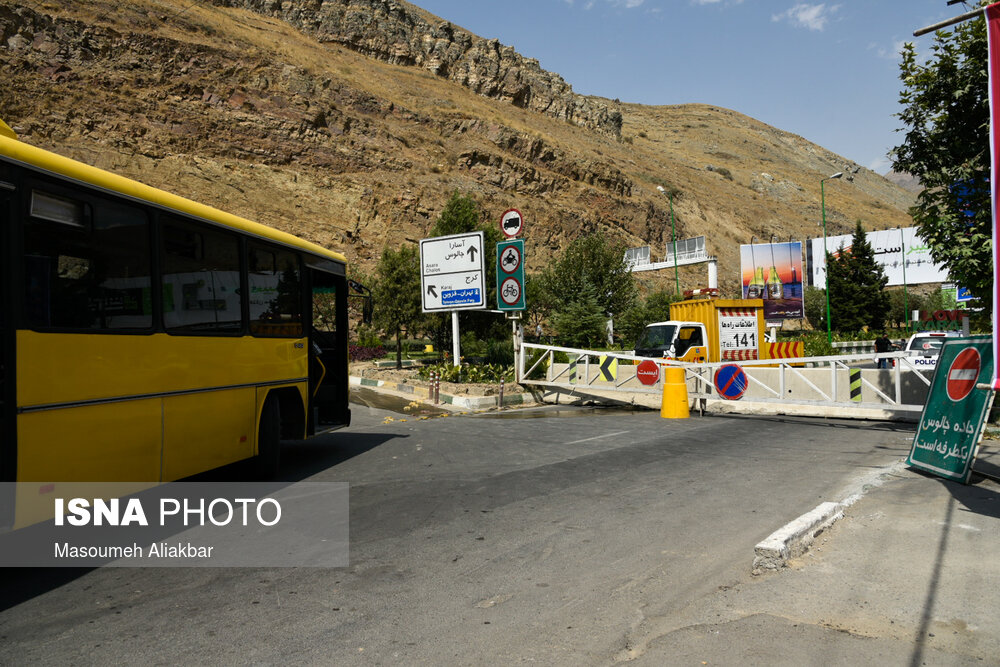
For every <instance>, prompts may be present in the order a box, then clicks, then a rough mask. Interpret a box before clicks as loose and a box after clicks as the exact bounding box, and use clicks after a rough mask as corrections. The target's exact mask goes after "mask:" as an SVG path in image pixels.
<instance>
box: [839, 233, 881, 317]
mask: <svg viewBox="0 0 1000 667" xmlns="http://www.w3.org/2000/svg"><path fill="white" fill-rule="evenodd" d="M826 266H827V271H828V275H829V280H830V320H831V322H832V324H833V328H834V329H836V330H837V331H858V330H860V329H861V328H862V327H865V326H867V327H869V328H870V329H881V328H882V327H884V326H885V318H886V315H887V314H888V313H889V297H888V295H887V294H886V292H885V286H886V283H888V282H889V279H888V278H887V277H886V275H885V271H884V270H883V269H882V265H881V264H879V263H878V262H877V261H875V251H874V250H873V249H872V246H871V244H870V243H869V242H868V238H867V236H866V235H865V230H864V228H863V227H862V226H861V221H860V220H858V222H857V225H856V226H855V228H854V236H853V237H852V238H851V247H850V248H843V247H841V249H840V253H839V256H837V257H834V256H833V255H832V254H827V256H826Z"/></svg>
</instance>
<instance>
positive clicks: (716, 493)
mask: <svg viewBox="0 0 1000 667" xmlns="http://www.w3.org/2000/svg"><path fill="white" fill-rule="evenodd" d="M376 402H377V401H374V400H371V401H368V403H369V404H370V405H355V406H354V425H352V427H351V428H350V429H348V430H345V431H341V432H338V433H334V434H331V435H329V436H325V437H323V438H319V439H315V440H313V441H309V442H305V443H299V444H291V445H290V446H288V447H287V448H286V451H285V455H284V459H283V476H284V477H286V478H287V479H289V480H302V479H308V480H310V481H337V482H349V483H350V486H351V492H350V494H351V501H350V502H351V525H350V530H351V565H350V566H349V567H347V568H341V569H308V568H300V569H292V568H286V569H280V568H278V569H207V568H206V569H180V568H175V569H123V568H102V569H96V570H79V571H77V570H34V571H6V572H3V573H0V574H2V576H3V585H2V590H3V600H4V605H3V608H4V609H3V611H0V663H3V664H15V663H18V664H28V663H45V664H55V663H60V664H64V663H103V664H108V663H139V662H142V663H177V662H192V663H201V664H206V663H226V664H229V663H242V662H255V663H289V662H291V663H325V664H333V663H335V664H338V665H340V664H428V665H441V664H472V665H478V664H483V665H487V664H510V663H515V662H536V663H540V664H565V665H580V664H608V663H610V662H612V661H615V660H622V659H631V658H635V657H639V656H640V655H641V647H639V645H640V644H641V637H642V636H643V634H644V633H646V632H648V631H649V628H648V623H649V619H651V618H663V617H665V616H667V615H670V614H682V613H683V610H684V609H686V608H688V607H689V606H691V605H694V604H697V603H698V601H699V600H704V599H705V598H706V597H708V596H712V595H717V594H718V592H719V591H724V590H726V589H728V588H731V587H733V586H737V585H741V584H746V583H747V582H749V581H751V580H752V577H751V575H750V569H751V568H750V565H751V561H752V558H753V547H754V545H755V544H756V543H757V542H759V541H760V540H761V539H763V538H764V537H766V536H767V535H768V534H770V533H771V532H772V531H774V530H775V529H777V528H778V527H780V526H781V525H783V524H784V523H786V522H788V521H790V520H791V519H794V518H795V517H797V516H799V515H800V514H802V513H804V512H806V511H808V510H810V509H812V508H813V507H815V506H816V505H817V504H819V503H820V502H823V501H827V500H838V499H840V498H841V497H843V494H844V492H845V489H847V488H849V487H850V486H851V485H852V482H854V481H856V480H857V479H858V478H859V477H860V476H863V475H866V474H869V473H870V472H871V471H872V470H874V469H877V468H879V467H882V466H886V465H888V464H890V463H891V462H893V461H895V460H898V459H899V458H900V457H902V456H904V455H905V454H906V452H907V451H908V448H909V443H910V441H911V440H912V431H911V430H910V427H908V426H896V425H889V424H882V423H863V422H850V421H834V420H808V419H794V418H767V417H764V418H760V417H756V418H748V417H734V416H711V417H709V416H706V417H694V418H691V419H687V420H663V419H660V417H659V415H658V413H654V412H635V413H631V412H628V411H602V410H582V411H581V410H574V409H566V408H561V409H558V410H556V409H552V408H548V409H543V410H529V411H519V412H517V413H507V414H505V415H504V416H502V417H494V416H490V415H476V416H439V417H429V418H427V419H422V420H421V419H419V418H414V417H409V416H405V415H403V414H400V413H398V412H388V411H386V410H384V409H382V408H380V407H371V405H373V404H375V403H376ZM404 419H405V420H406V421H402V420H404ZM765 641H766V640H765ZM637 647H639V648H637Z"/></svg>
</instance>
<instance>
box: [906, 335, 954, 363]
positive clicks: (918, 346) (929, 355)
mask: <svg viewBox="0 0 1000 667" xmlns="http://www.w3.org/2000/svg"><path fill="white" fill-rule="evenodd" d="M961 335H962V334H961V333H959V332H958V331H923V332H921V333H916V334H913V335H912V336H910V338H909V340H907V341H906V347H905V348H904V350H905V351H906V353H907V356H908V357H910V363H911V364H913V365H914V366H916V367H917V368H918V369H924V368H934V367H936V366H937V360H938V355H940V354H941V346H942V345H944V341H945V340H946V339H948V338H955V337H957V336H961Z"/></svg>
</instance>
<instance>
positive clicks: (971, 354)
mask: <svg viewBox="0 0 1000 667" xmlns="http://www.w3.org/2000/svg"><path fill="white" fill-rule="evenodd" d="M982 366H983V360H982V358H981V357H980V356H979V350H977V349H976V348H974V347H967V348H965V349H964V350H962V351H961V352H959V353H958V356H957V357H955V361H953V362H951V366H950V367H949V368H948V398H950V399H951V400H953V401H955V402H958V401H961V400H962V399H963V398H965V397H966V396H968V395H969V394H970V393H971V392H972V390H973V389H974V388H975V386H976V379H977V378H979V371H980V369H981V368H982Z"/></svg>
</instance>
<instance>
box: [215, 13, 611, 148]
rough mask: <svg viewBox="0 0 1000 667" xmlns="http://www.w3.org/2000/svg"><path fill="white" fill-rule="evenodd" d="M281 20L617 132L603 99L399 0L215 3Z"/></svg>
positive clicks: (392, 60) (496, 42) (524, 104)
mask: <svg viewBox="0 0 1000 667" xmlns="http://www.w3.org/2000/svg"><path fill="white" fill-rule="evenodd" d="M215 4H218V5H221V6H226V7H240V8H244V9H248V10H251V11H254V12H257V13H259V14H264V15H267V16H274V17H276V18H280V19H282V20H284V21H286V22H288V23H290V24H291V25H294V26H295V27H297V28H298V29H300V30H302V31H304V32H306V33H307V34H309V35H312V36H314V37H315V38H316V39H318V40H320V41H323V42H334V43H337V44H340V45H342V46H344V47H346V48H349V49H351V50H353V51H357V52H359V53H362V54H364V55H366V56H369V57H372V58H377V59H379V60H382V61H385V62H388V63H392V64H395V65H406V66H413V67H422V68H423V69H425V70H428V71H430V72H433V73H434V74H436V75H437V76H440V77H442V78H445V79H448V80H450V81H454V82H456V83H459V84H461V85H463V86H465V87H467V88H471V89H472V90H474V91H475V92H477V93H479V94H480V95H485V96H486V97H490V98H494V99H499V100H504V101H506V102H509V103H511V104H513V105H514V106H516V107H520V108H523V109H529V110H531V111H537V112H540V113H544V114H546V115H549V116H552V117H554V118H559V119H562V120H566V121H569V122H571V123H575V124H577V125H580V126H583V127H587V128H590V129H595V130H599V131H601V132H605V133H607V134H609V135H612V136H615V137H619V136H621V131H622V114H621V110H620V109H617V108H614V106H615V105H614V104H613V103H610V102H608V101H607V100H602V99H599V98H594V97H587V96H584V95H578V94H576V93H574V92H573V88H572V87H571V86H570V85H569V84H568V83H566V81H564V80H563V78H562V77H561V76H559V75H558V74H555V73H553V72H549V71H546V70H544V69H542V68H541V66H539V64H538V61H537V60H536V59H534V58H526V57H524V56H522V55H521V54H519V53H517V51H515V50H514V48H513V47H511V46H505V45H503V44H501V43H500V42H499V40H496V39H483V38H482V37H477V36H476V35H473V34H472V33H469V32H467V31H465V30H462V29H461V28H457V27H455V26H453V25H452V24H451V23H449V22H447V21H438V22H435V23H434V24H433V25H432V23H431V22H429V21H428V20H427V18H425V16H427V17H428V18H431V17H430V16H429V15H426V14H425V13H424V12H422V11H421V10H419V9H418V8H416V7H414V6H413V5H411V4H409V3H407V2H402V1H400V0H323V1H319V0H215Z"/></svg>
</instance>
